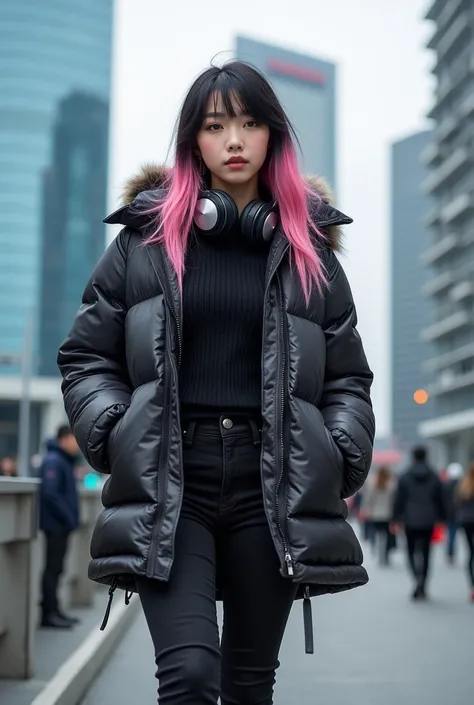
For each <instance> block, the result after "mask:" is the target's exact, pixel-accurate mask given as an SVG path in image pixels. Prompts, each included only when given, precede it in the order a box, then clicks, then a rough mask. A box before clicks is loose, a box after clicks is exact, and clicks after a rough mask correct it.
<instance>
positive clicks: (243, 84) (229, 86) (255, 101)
mask: <svg viewBox="0 0 474 705" xmlns="http://www.w3.org/2000/svg"><path fill="white" fill-rule="evenodd" d="M209 99H213V104H214V112H218V111H221V110H223V111H224V112H225V114H226V115H227V116H228V117H230V118H234V117H238V114H239V112H240V113H241V114H242V115H249V116H251V117H253V118H255V119H257V120H258V121H259V122H263V123H265V124H267V125H270V123H271V122H272V114H271V111H270V110H265V104H264V101H262V97H261V91H260V92H258V91H257V90H255V86H252V85H250V83H249V82H248V81H244V80H242V78H241V77H240V76H236V75H235V74H232V73H230V72H224V71H222V72H221V73H220V74H219V75H218V76H217V77H216V80H215V83H214V86H213V87H212V89H211V90H209V93H208V95H207V96H206V101H205V105H204V112H205V111H206V108H207V106H208V104H209ZM204 112H203V116H204Z"/></svg>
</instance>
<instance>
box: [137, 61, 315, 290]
mask: <svg viewBox="0 0 474 705" xmlns="http://www.w3.org/2000/svg"><path fill="white" fill-rule="evenodd" d="M211 96H212V97H213V98H214V100H215V101H217V98H218V97H220V98H221V100H222V103H223V106H224V108H225V111H226V113H227V115H229V117H235V110H234V104H235V102H237V103H238V107H239V109H240V110H242V111H243V112H244V113H245V114H248V115H251V116H252V117H253V118H254V119H255V120H257V121H259V122H261V123H263V124H266V125H268V127H269V130H270V139H269V148H268V153H267V157H266V160H265V163H264V165H263V166H262V169H261V170H260V175H259V176H260V181H261V184H262V186H264V187H265V189H266V190H267V191H268V192H269V193H270V194H271V196H272V198H274V199H275V200H276V201H277V203H278V208H279V212H280V222H281V226H282V229H283V232H284V234H285V236H286V237H287V239H288V241H289V243H290V256H291V262H292V263H293V262H294V264H295V265H296V268H297V271H298V274H299V277H300V281H301V285H302V289H303V292H304V296H305V299H306V302H307V303H308V301H309V298H310V293H311V289H312V286H313V285H316V287H317V288H318V290H319V291H322V289H323V286H324V284H325V283H326V281H327V279H326V272H325V269H324V266H323V264H322V262H321V260H320V258H319V256H318V254H317V251H316V249H315V247H314V243H313V242H312V237H316V239H321V241H322V240H324V235H323V234H322V233H320V232H319V231H318V230H317V228H316V227H315V226H314V224H313V223H312V220H311V218H310V214H309V209H308V202H309V200H310V199H313V201H314V199H315V198H317V196H316V195H315V194H314V193H313V192H312V191H311V189H310V188H309V186H308V185H307V184H306V183H305V181H304V180H303V178H302V177H301V175H300V173H299V169H298V160H297V153H296V148H295V144H298V140H297V137H296V134H295V131H294V129H293V127H292V125H291V123H290V121H289V119H288V117H287V115H286V113H285V111H284V110H283V108H282V106H281V104H280V102H279V100H278V98H277V97H276V95H275V92H274V91H273V89H272V87H271V86H270V84H269V83H268V81H267V80H266V79H265V77H264V76H263V75H262V74H261V73H260V72H259V71H257V70H256V69H255V68H253V67H252V66H250V65H249V64H246V63H245V62H242V61H231V62H229V63H227V64H225V65H224V66H222V67H216V66H212V67H211V68H209V69H207V70H206V71H204V72H203V73H202V74H201V75H200V76H199V77H198V78H197V79H196V80H195V82H194V83H193V84H192V86H191V88H190V89H189V91H188V93H187V95H186V98H185V99H184V102H183V106H182V108H181V111H180V114H179V118H178V123H177V134H176V149H175V164H174V166H173V167H172V168H170V169H169V170H168V172H167V175H166V178H165V183H164V188H165V190H166V195H165V196H164V198H163V199H162V200H160V201H157V202H156V203H155V204H154V205H153V207H152V208H151V209H150V213H152V214H153V215H156V220H155V221H154V226H153V229H152V232H151V234H150V236H149V237H148V239H147V240H146V243H145V244H151V243H154V242H162V243H163V244H164V247H165V249H166V252H167V254H168V257H169V259H170V261H171V264H172V266H173V268H174V270H175V271H176V274H177V277H178V282H179V286H180V289H182V282H183V276H184V259H185V252H186V246H187V242H188V237H189V233H190V231H191V227H192V221H193V214H194V210H195V208H196V203H197V200H198V196H199V192H200V190H201V189H203V188H206V185H205V183H204V180H203V177H202V175H201V173H200V167H199V162H198V159H197V156H196V154H195V149H196V146H197V141H196V137H197V134H198V132H199V130H200V129H201V126H202V122H203V119H204V114H205V111H206V107H207V104H208V101H209V98H210V97H211ZM234 101H235V102H234Z"/></svg>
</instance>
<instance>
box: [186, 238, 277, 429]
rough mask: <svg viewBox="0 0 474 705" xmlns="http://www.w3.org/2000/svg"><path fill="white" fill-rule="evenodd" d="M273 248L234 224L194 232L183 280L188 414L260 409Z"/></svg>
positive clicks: (255, 411)
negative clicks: (214, 233) (217, 231)
mask: <svg viewBox="0 0 474 705" xmlns="http://www.w3.org/2000/svg"><path fill="white" fill-rule="evenodd" d="M267 257H268V245H266V244H262V245H255V244H252V243H250V242H248V241H247V240H245V239H244V237H243V236H242V234H241V233H240V229H238V228H235V229H234V230H233V231H232V232H228V233H226V234H223V235H221V236H219V237H211V236H207V237H206V236H199V237H197V236H194V235H193V236H191V242H190V246H189V248H188V252H187V255H186V272H185V276H184V282H183V355H182V361H181V368H180V399H181V405H182V410H183V412H184V413H186V412H188V413H195V414H196V415H202V414H204V415H205V414H206V412H208V411H209V412H214V413H215V412H216V411H218V412H224V411H227V412H231V411H236V412H239V411H240V412H244V413H256V414H259V413H260V410H261V353H262V325H263V298H264V288H265V271H266V265H267Z"/></svg>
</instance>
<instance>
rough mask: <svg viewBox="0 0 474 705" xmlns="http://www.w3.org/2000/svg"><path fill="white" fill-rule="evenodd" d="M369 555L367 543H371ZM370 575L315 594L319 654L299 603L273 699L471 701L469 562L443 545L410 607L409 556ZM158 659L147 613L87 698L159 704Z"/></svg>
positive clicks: (409, 703) (395, 704)
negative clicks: (309, 641)
mask: <svg viewBox="0 0 474 705" xmlns="http://www.w3.org/2000/svg"><path fill="white" fill-rule="evenodd" d="M366 553H367V554H368V553H369V552H368V549H367V548H366ZM366 566H367V568H368V569H369V571H370V575H371V582H370V583H369V585H368V586H367V587H365V588H359V589H357V590H354V591H351V592H349V593H343V594H341V595H334V596H327V597H321V598H315V599H313V617H314V627H315V654H314V655H312V656H309V655H308V656H307V655H306V654H305V653H304V643H303V625H302V609H301V604H300V603H297V604H296V605H295V608H294V610H293V613H292V615H291V619H290V622H289V625H288V629H287V633H286V636H285V640H284V644H283V647H282V652H281V662H282V666H281V668H280V669H279V672H278V681H277V685H276V691H275V705H293V704H295V705H310V704H311V705H346V704H350V705H401V704H402V705H446V704H447V703H449V705H466V703H469V702H473V700H474V605H473V604H470V603H469V602H468V599H467V594H468V590H467V583H466V577H465V573H464V569H463V568H462V567H460V566H457V567H454V568H449V567H447V566H446V565H445V563H444V560H443V555H442V552H441V549H439V548H438V549H437V551H436V560H435V566H434V570H433V574H432V581H431V585H430V593H431V600H430V601H429V602H427V603H426V604H413V603H412V602H411V601H410V600H409V598H408V596H409V592H410V587H411V586H410V582H409V579H408V576H407V575H406V573H405V568H404V561H403V556H402V555H401V553H400V552H397V554H396V555H395V556H394V561H393V567H390V568H388V569H380V568H378V567H377V566H375V565H374V564H373V560H372V558H371V557H370V556H369V555H367V557H366ZM154 671H155V666H154V662H153V650H152V645H151V641H150V637H149V635H148V633H147V630H146V625H145V623H144V620H143V617H141V616H140V618H138V619H137V621H136V623H135V624H134V626H133V627H132V629H131V630H130V632H129V633H128V634H127V636H126V637H125V639H124V641H123V643H122V644H121V645H120V646H119V648H118V650H117V651H116V653H115V654H114V656H113V658H112V660H111V661H110V662H109V664H108V665H107V666H106V668H105V670H104V671H103V673H102V674H101V676H100V677H99V678H98V680H97V681H96V682H95V684H94V685H93V687H92V689H91V691H90V693H89V695H88V696H87V697H86V699H85V700H84V702H83V705H122V704H125V703H127V704H128V703H137V705H138V703H139V704H140V705H153V704H154V703H156V685H155V682H154Z"/></svg>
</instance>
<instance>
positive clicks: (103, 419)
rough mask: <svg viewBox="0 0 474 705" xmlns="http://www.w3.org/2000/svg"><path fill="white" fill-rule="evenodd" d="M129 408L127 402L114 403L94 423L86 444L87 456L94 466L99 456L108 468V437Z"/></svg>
mask: <svg viewBox="0 0 474 705" xmlns="http://www.w3.org/2000/svg"><path fill="white" fill-rule="evenodd" d="M127 408H128V407H127V404H112V406H109V407H108V408H107V409H105V410H104V411H103V412H102V413H101V414H100V416H99V417H98V418H97V419H96V420H95V421H94V423H93V424H92V426H91V429H90V431H89V435H88V437H87V444H86V458H87V461H88V462H89V464H90V465H91V466H92V467H95V466H96V464H95V459H96V458H98V459H100V461H101V465H102V466H103V467H107V468H108V462H107V443H108V438H109V435H110V432H111V430H112V429H113V428H114V426H115V425H116V424H117V421H118V420H119V419H120V418H121V417H122V416H123V414H124V413H125V411H126V410H127Z"/></svg>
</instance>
